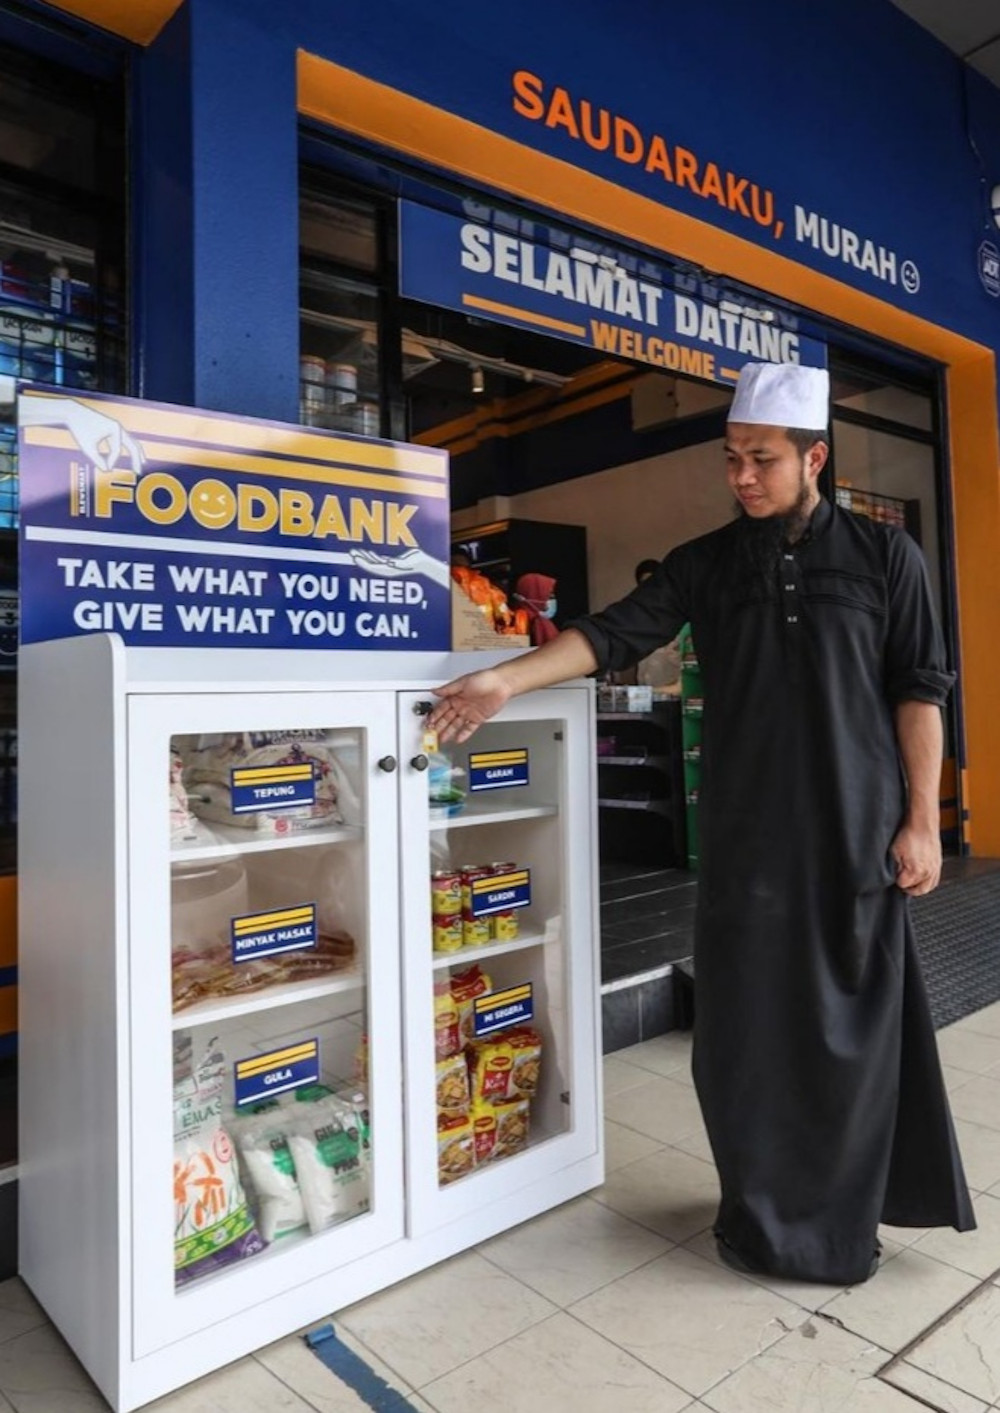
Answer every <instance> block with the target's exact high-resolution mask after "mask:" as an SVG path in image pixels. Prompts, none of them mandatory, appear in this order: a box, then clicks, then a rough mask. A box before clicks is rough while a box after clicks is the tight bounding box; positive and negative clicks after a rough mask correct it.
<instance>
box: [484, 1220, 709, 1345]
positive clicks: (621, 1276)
mask: <svg viewBox="0 0 1000 1413" xmlns="http://www.w3.org/2000/svg"><path fill="white" fill-rule="evenodd" d="M594 1201H595V1202H596V1201H600V1199H599V1198H595V1199H594ZM605 1205H606V1204H605V1203H603V1202H602V1203H601V1206H602V1207H603V1206H605ZM607 1210H608V1211H609V1212H612V1213H613V1214H614V1215H615V1216H616V1217H619V1218H621V1220H622V1221H623V1222H628V1223H629V1225H630V1226H633V1227H635V1228H636V1230H637V1231H639V1232H640V1233H642V1234H643V1235H645V1236H655V1237H657V1238H658V1239H659V1240H660V1241H662V1242H663V1244H664V1245H665V1247H666V1250H665V1251H658V1252H657V1253H656V1255H655V1256H645V1257H643V1258H642V1260H640V1261H637V1262H636V1263H635V1265H634V1266H630V1267H629V1268H628V1270H627V1271H619V1272H618V1274H617V1275H616V1276H608V1278H607V1280H602V1281H601V1283H600V1285H595V1286H594V1288H593V1290H588V1291H586V1292H585V1293H584V1294H583V1295H574V1296H573V1297H572V1298H571V1299H570V1300H569V1302H568V1303H567V1304H565V1305H561V1304H560V1303H559V1302H558V1301H557V1300H553V1298H552V1296H551V1295H546V1294H545V1292H544V1291H543V1290H539V1289H538V1288H537V1287H536V1286H533V1285H532V1284H531V1282H530V1281H528V1280H526V1279H525V1277H524V1276H512V1277H511V1279H512V1280H516V1281H520V1283H521V1285H525V1286H527V1287H528V1289H529V1290H530V1291H533V1292H534V1294H535V1295H540V1296H541V1297H542V1298H543V1299H544V1300H547V1301H549V1303H550V1304H552V1305H555V1306H556V1308H557V1309H558V1310H561V1311H562V1313H563V1314H568V1313H569V1309H570V1306H572V1305H578V1304H579V1303H580V1301H581V1300H589V1299H590V1297H591V1296H592V1295H598V1294H599V1293H600V1292H601V1291H602V1290H607V1288H608V1286H611V1285H615V1284H616V1282H618V1281H623V1280H625V1279H626V1277H628V1276H632V1275H634V1274H635V1273H636V1271H641V1270H644V1269H645V1267H646V1266H651V1265H653V1263H654V1262H655V1261H661V1260H662V1259H663V1257H664V1256H669V1255H670V1253H671V1251H677V1250H679V1249H680V1245H681V1243H680V1242H679V1241H675V1240H674V1239H673V1237H670V1236H664V1235H663V1233H662V1232H660V1231H654V1230H653V1228H652V1227H647V1226H645V1225H644V1224H643V1223H642V1222H638V1221H636V1219H635V1218H634V1217H626V1216H625V1214H624V1212H618V1211H616V1210H615V1208H614V1207H608V1209H607ZM479 1254H480V1256H483V1257H484V1260H487V1261H489V1262H490V1264H491V1265H494V1266H497V1270H499V1271H503V1274H504V1275H505V1276H510V1271H508V1270H505V1269H504V1267H503V1266H499V1265H497V1262H496V1261H493V1260H492V1259H491V1258H490V1257H489V1256H485V1255H484V1253H483V1252H481V1251H480V1252H479ZM605 1338H606V1336H605Z"/></svg>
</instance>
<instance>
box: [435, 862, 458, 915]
mask: <svg viewBox="0 0 1000 1413" xmlns="http://www.w3.org/2000/svg"><path fill="white" fill-rule="evenodd" d="M461 914H462V875H461V873H460V872H459V870H458V869H456V868H439V869H435V871H434V872H433V873H432V874H431V916H432V917H436V918H438V917H440V918H444V917H460V916H461Z"/></svg>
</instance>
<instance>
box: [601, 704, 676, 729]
mask: <svg viewBox="0 0 1000 1413" xmlns="http://www.w3.org/2000/svg"><path fill="white" fill-rule="evenodd" d="M657 705H660V703H657ZM597 720H598V721H655V722H656V724H657V725H658V726H662V725H663V718H662V717H661V716H657V714H656V712H654V711H599V712H598V713H597Z"/></svg>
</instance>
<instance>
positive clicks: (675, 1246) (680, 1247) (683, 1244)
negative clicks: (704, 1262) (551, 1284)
mask: <svg viewBox="0 0 1000 1413" xmlns="http://www.w3.org/2000/svg"><path fill="white" fill-rule="evenodd" d="M594 1201H595V1202H600V1204H601V1206H602V1207H607V1209H608V1211H609V1212H614V1213H615V1215H616V1216H618V1217H625V1213H624V1212H620V1211H619V1210H618V1208H617V1207H612V1205H611V1203H610V1202H608V1201H605V1199H604V1198H603V1197H595V1198H594ZM625 1219H626V1221H629V1222H633V1223H634V1224H635V1225H636V1226H637V1227H642V1229H643V1231H648V1232H652V1234H653V1235H654V1236H658V1237H660V1238H661V1239H662V1240H663V1241H668V1242H669V1243H670V1248H671V1249H670V1251H664V1252H663V1253H662V1255H664V1256H669V1255H671V1254H672V1252H674V1251H686V1250H687V1249H688V1248H687V1243H688V1242H689V1241H694V1239H695V1237H698V1236H701V1234H702V1232H706V1231H708V1226H704V1227H700V1228H699V1229H698V1231H695V1232H692V1233H691V1235H690V1236H685V1237H684V1238H683V1239H681V1240H678V1238H677V1237H675V1236H667V1234H666V1232H664V1231H661V1230H660V1228H659V1227H652V1226H650V1225H649V1223H648V1222H644V1221H643V1220H642V1218H641V1217H636V1216H633V1215H631V1214H630V1215H629V1216H627V1217H626V1218H625ZM710 1225H711V1223H709V1226H710ZM691 1254H692V1255H695V1256H696V1255H697V1254H698V1253H697V1252H692V1253H691ZM655 1259H656V1260H659V1259H660V1258H659V1257H656V1258H655ZM580 1298H581V1300H582V1299H583V1298H584V1297H583V1296H581V1297H580Z"/></svg>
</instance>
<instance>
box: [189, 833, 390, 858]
mask: <svg viewBox="0 0 1000 1413" xmlns="http://www.w3.org/2000/svg"><path fill="white" fill-rule="evenodd" d="M364 832H365V831H364V829H363V828H362V827H361V825H359V824H337V825H333V826H331V828H329V829H304V830H302V831H301V833H298V834H269V835H267V836H265V837H262V836H261V835H259V834H255V833H254V831H253V830H251V829H238V828H235V827H234V826H233V825H230V824H214V825H213V826H212V829H211V836H210V837H208V838H206V839H205V842H204V843H202V842H200V841H199V840H197V839H193V840H191V841H190V842H185V843H183V844H180V845H175V847H174V848H172V849H171V850H170V862H171V863H172V864H175V863H195V862H201V861H202V860H208V859H228V858H232V857H233V855H234V854H264V853H269V852H271V851H273V850H275V849H303V848H317V847H318V846H320V845H322V844H342V843H344V842H345V841H347V840H349V839H361V838H363V837H364ZM205 833H206V835H207V834H208V831H207V830H206V831H205Z"/></svg>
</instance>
